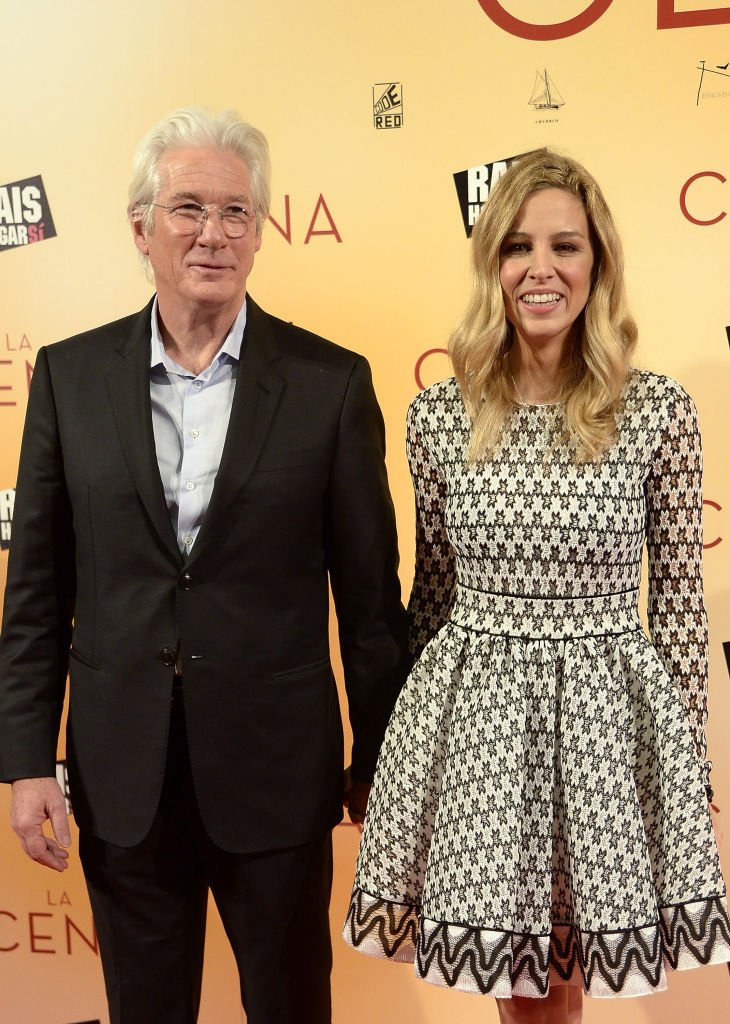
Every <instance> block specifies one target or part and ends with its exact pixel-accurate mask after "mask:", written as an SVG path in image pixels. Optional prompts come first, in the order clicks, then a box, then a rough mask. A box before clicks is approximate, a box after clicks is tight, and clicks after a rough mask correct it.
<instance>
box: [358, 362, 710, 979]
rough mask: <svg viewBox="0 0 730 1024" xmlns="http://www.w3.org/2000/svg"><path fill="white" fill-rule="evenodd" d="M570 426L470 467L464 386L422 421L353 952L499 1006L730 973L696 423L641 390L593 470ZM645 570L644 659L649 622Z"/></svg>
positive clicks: (523, 413)
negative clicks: (674, 974)
mask: <svg viewBox="0 0 730 1024" xmlns="http://www.w3.org/2000/svg"><path fill="white" fill-rule="evenodd" d="M561 416H562V413H561V408H560V407H559V406H554V405H552V406H550V405H542V406H540V405H538V406H524V407H519V408H516V409H515V411H514V412H513V413H512V414H511V416H510V419H509V420H508V423H507V427H506V434H505V439H504V443H502V444H501V445H500V447H499V450H498V452H497V454H496V455H495V456H494V457H493V458H492V460H491V461H486V462H484V463H480V464H478V465H477V466H468V465H467V463H466V453H467V449H468V443H469V421H468V417H467V414H466V411H465V409H464V405H463V401H462V398H461V393H460V391H459V388H458V385H457V383H456V382H455V381H454V380H453V379H451V380H447V381H444V382H443V383H440V384H436V385H435V386H434V387H432V388H429V389H428V390H427V391H425V392H423V393H422V394H421V395H419V396H418V397H417V398H416V399H415V400H414V401H413V403H412V404H411V408H410V410H409V415H408V449H409V457H410V463H411V470H412V474H413V479H414V485H415V490H416V505H417V531H418V533H417V562H416V578H415V582H414V589H413V593H412V597H411V605H410V612H411V618H412V624H413V632H414V649H415V652H416V653H417V654H419V655H420V656H419V657H418V659H417V661H416V664H415V667H414V668H413V671H412V673H411V675H410V678H409V680H408V682H407V683H406V685H405V687H404V689H403V691H402V693H401V695H400V698H399V701H398V703H397V705H396V708H395V711H394V713H393V717H392V719H391V722H390V725H389V728H388V732H387V735H386V738H385V741H384V744H383V747H382V750H381V754H380V760H379V763H378V770H377V774H376V778H375V782H374V784H373V788H372V791H371V795H370V800H369V805H368V812H367V817H366V824H365V831H364V834H363V838H362V843H361V847H360V855H359V859H358V867H357V875H356V878H355V888H354V892H353V896H352V902H351V905H350V910H349V914H348V918H347V922H346V925H345V932H344V934H345V938H346V940H347V941H348V942H349V943H350V944H351V945H353V946H354V947H356V948H358V949H360V950H361V951H363V952H366V953H370V954H372V955H377V956H386V957H391V958H392V959H394V960H405V961H414V962H415V970H416V973H417V974H418V975H420V976H421V977H423V978H425V979H426V980H427V981H431V982H434V983H436V984H439V985H448V986H453V987H455V988H459V989H464V990H467V991H472V992H482V993H489V994H491V995H493V996H497V997H509V996H512V995H523V996H541V995H545V993H546V992H547V989H548V985H549V983H550V982H553V983H555V982H559V981H561V980H562V981H565V980H567V979H571V980H572V981H576V980H578V981H580V980H582V982H583V985H584V986H585V988H586V990H587V991H588V993H589V994H590V995H593V996H614V995H621V996H628V995H641V994H643V993H646V992H650V991H655V990H657V989H661V988H664V987H665V985H666V975H665V966H666V965H667V964H668V965H669V966H671V967H673V968H687V967H695V966H698V965H700V964H707V963H718V962H721V961H726V960H730V924H729V922H728V913H727V906H726V901H725V887H724V884H723V879H722V874H721V871H720V865H719V861H718V857H717V850H716V846H715V840H714V835H713V830H712V825H711V821H710V815H709V810H708V804H707V796H706V792H705V781H706V776H705V772H706V765H705V756H706V750H705V739H704V725H705V718H706V669H707V643H706V640H707V634H706V623H705V613H704V606H703V600H702V583H701V557H702V537H701V509H702V501H701V492H700V486H701V480H700V478H701V455H700V446H699V435H698V430H697V423H696V416H695V411H694V406H693V404H692V402H691V400H690V398H689V397H688V396H687V395H686V393H685V392H684V391H683V390H682V388H681V387H680V386H679V385H678V384H677V383H675V382H674V381H672V380H669V379H668V378H666V377H660V376H657V375H655V374H651V373H645V372H638V371H637V372H634V373H633V374H632V375H631V377H630V380H629V382H628V383H627V385H626V389H625V393H624V403H623V407H622V411H621V413H620V416H619V435H618V440H617V442H616V444H615V445H614V446H613V447H612V448H611V449H610V450H609V452H608V453H607V454H606V455H605V456H604V457H603V459H602V460H601V461H600V462H599V463H597V464H593V463H591V464H587V465H585V464H583V465H580V464H577V463H576V462H575V461H574V460H573V458H572V456H571V454H570V452H569V451H568V450H567V448H566V446H564V445H561V444H560V443H559V438H560V432H561ZM644 544H646V548H647V552H648V567H649V602H648V618H649V630H650V634H651V637H652V640H653V643H652V642H651V641H650V640H649V639H648V638H647V635H646V633H645V632H644V630H643V628H642V624H641V621H640V618H639V613H638V611H637V603H638V596H639V581H640V576H641V562H642V550H643V548H644Z"/></svg>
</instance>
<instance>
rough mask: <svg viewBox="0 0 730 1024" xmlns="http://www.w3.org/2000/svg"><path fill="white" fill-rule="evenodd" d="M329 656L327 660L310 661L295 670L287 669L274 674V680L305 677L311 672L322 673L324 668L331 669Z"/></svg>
mask: <svg viewBox="0 0 730 1024" xmlns="http://www.w3.org/2000/svg"><path fill="white" fill-rule="evenodd" d="M329 664H330V659H329V655H327V657H326V658H319V659H318V660H317V661H308V662H307V663H306V664H304V665H297V666H295V667H294V668H285V669H283V670H282V671H281V672H274V673H273V678H274V679H286V678H287V677H288V676H304V675H308V674H309V673H311V672H321V671H322V669H323V668H329Z"/></svg>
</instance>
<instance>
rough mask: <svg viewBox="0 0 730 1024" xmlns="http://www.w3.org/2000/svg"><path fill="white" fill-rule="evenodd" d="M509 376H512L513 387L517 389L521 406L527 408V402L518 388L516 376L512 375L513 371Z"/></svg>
mask: <svg viewBox="0 0 730 1024" xmlns="http://www.w3.org/2000/svg"><path fill="white" fill-rule="evenodd" d="M509 375H510V378H511V380H512V387H513V388H514V389H515V392H516V394H517V399H518V401H519V403H520V405H522V406H526V405H527V402H526V401H525V400H524V398H523V397H522V393H521V392H520V389H519V388H518V387H517V381H516V380H515V375H514V374H513V373H512V370H511V369H510V371H509Z"/></svg>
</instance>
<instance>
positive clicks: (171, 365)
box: [150, 295, 246, 374]
mask: <svg viewBox="0 0 730 1024" xmlns="http://www.w3.org/2000/svg"><path fill="white" fill-rule="evenodd" d="M150 319H151V328H152V346H151V353H150V369H151V370H152V369H155V368H157V367H160V366H161V367H162V368H163V369H165V370H168V371H170V372H172V373H185V374H189V371H187V370H184V369H183V368H182V367H181V366H179V365H178V364H177V363H176V362H175V360H174V359H171V358H170V356H169V355H168V354H167V352H166V351H165V346H164V345H163V344H162V335H161V333H160V322H159V319H158V316H157V296H156V295H155V301H154V302H153V303H152V313H151V315H150ZM245 328H246V300H245V298H244V300H243V305H242V306H241V308H240V310H239V311H238V316H237V317H236V319H235V320H234V321H233V324H232V326H231V329H230V331H229V332H228V334H227V335H226V337H225V341H224V342H223V344H222V345H221V347H220V348H219V349H218V352H217V353H216V356H215V358H214V359H213V363H215V362H216V361H217V360H219V359H220V358H221V356H226V357H227V358H228V359H230V360H233V361H234V362H236V363H237V362H239V360H240V358H241V346H242V345H243V332H244V330H245ZM212 365H213V364H212V363H211V366H212Z"/></svg>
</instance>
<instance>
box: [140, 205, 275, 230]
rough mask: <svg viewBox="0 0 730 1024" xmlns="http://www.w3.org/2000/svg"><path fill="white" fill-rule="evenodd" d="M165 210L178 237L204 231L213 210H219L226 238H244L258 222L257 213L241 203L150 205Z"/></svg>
mask: <svg viewBox="0 0 730 1024" xmlns="http://www.w3.org/2000/svg"><path fill="white" fill-rule="evenodd" d="M149 205H150V206H157V207H158V208H159V209H160V210H165V212H166V213H167V216H168V217H169V220H170V227H171V228H172V230H173V231H175V232H176V234H178V235H195V234H197V233H198V232H199V231H202V230H203V228H204V227H205V225H206V224H207V223H208V216H209V214H210V211H211V210H217V211H218V216H219V217H220V219H221V227H222V228H223V233H224V234H225V236H226V238H242V237H243V236H244V235H245V234H247V233H248V229H249V228H250V227H251V225H252V224H253V223H254V222H255V221H256V212H255V211H254V210H250V209H249V208H248V207H247V206H241V205H240V203H229V205H228V206H216V204H215V203H206V204H205V206H204V205H203V204H202V203H193V202H191V201H190V200H189V199H186V200H185V201H184V202H179V203H173V204H172V205H171V206H165V205H164V204H163V203H150V204H149Z"/></svg>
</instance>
